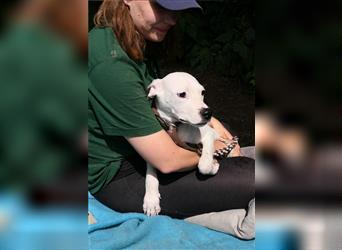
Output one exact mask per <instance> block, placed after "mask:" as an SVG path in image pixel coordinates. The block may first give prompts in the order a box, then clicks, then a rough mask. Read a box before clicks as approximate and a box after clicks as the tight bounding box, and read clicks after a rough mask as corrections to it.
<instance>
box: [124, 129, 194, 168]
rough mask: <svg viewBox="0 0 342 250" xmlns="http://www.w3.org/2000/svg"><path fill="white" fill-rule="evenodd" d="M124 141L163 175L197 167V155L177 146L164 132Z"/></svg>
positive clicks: (129, 138)
mask: <svg viewBox="0 0 342 250" xmlns="http://www.w3.org/2000/svg"><path fill="white" fill-rule="evenodd" d="M126 139H127V141H128V142H129V143H130V144H131V145H132V146H133V147H134V149H135V150H136V151H137V152H138V153H139V154H140V155H141V157H143V158H144V160H145V161H147V162H148V163H150V164H151V165H152V166H154V167H155V168H157V169H158V170H159V171H160V172H162V173H164V174H167V173H171V172H181V171H186V170H191V169H194V168H196V167H197V164H198V161H199V156H198V155H197V153H195V152H192V151H189V150H186V149H183V148H181V147H179V146H177V145H176V144H175V143H174V142H173V140H172V139H171V138H170V136H169V135H168V134H167V133H166V132H165V131H164V130H161V131H159V132H156V133H154V134H151V135H146V136H139V137H127V138H126Z"/></svg>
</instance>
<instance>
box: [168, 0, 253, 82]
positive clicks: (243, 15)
mask: <svg viewBox="0 0 342 250" xmlns="http://www.w3.org/2000/svg"><path fill="white" fill-rule="evenodd" d="M200 3H201V6H202V7H203V13H200V12H198V11H193V12H188V13H184V15H181V16H180V18H179V20H178V25H177V26H176V28H175V32H174V37H173V44H172V46H171V47H172V48H171V50H170V53H168V54H169V57H171V59H173V60H175V61H176V62H178V63H185V64H187V65H188V66H191V67H194V68H196V69H198V70H201V71H205V70H208V69H211V70H214V71H216V72H217V73H218V74H222V75H224V76H227V77H229V78H234V79H239V80H241V81H243V82H247V83H250V84H252V85H253V86H254V85H255V74H254V57H255V28H254V17H255V11H254V4H253V2H252V1H250V0H240V1H205V2H204V1H203V2H200Z"/></svg>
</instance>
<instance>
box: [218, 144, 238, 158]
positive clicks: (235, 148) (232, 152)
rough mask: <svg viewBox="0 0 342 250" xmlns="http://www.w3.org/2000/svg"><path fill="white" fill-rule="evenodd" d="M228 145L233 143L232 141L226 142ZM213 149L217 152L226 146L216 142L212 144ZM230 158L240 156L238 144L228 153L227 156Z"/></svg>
mask: <svg viewBox="0 0 342 250" xmlns="http://www.w3.org/2000/svg"><path fill="white" fill-rule="evenodd" d="M227 141H228V143H231V142H233V141H232V140H227ZM214 147H215V150H219V149H223V148H225V147H226V144H224V143H223V142H221V141H219V140H216V141H215V142H214ZM229 156H230V157H234V156H241V152H240V146H239V144H236V146H235V147H234V149H233V150H232V151H231V152H230V154H229Z"/></svg>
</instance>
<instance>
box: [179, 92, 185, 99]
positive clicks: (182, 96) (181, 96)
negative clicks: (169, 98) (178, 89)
mask: <svg viewBox="0 0 342 250" xmlns="http://www.w3.org/2000/svg"><path fill="white" fill-rule="evenodd" d="M177 95H178V96H179V97H180V98H185V97H186V93H185V92H182V93H178V94H177Z"/></svg>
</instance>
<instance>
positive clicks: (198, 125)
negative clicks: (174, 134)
mask: <svg viewBox="0 0 342 250" xmlns="http://www.w3.org/2000/svg"><path fill="white" fill-rule="evenodd" d="M179 121H180V122H181V123H185V124H189V125H192V126H195V127H202V126H204V125H206V124H207V123H208V121H203V122H200V123H191V122H189V121H186V120H184V119H179Z"/></svg>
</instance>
